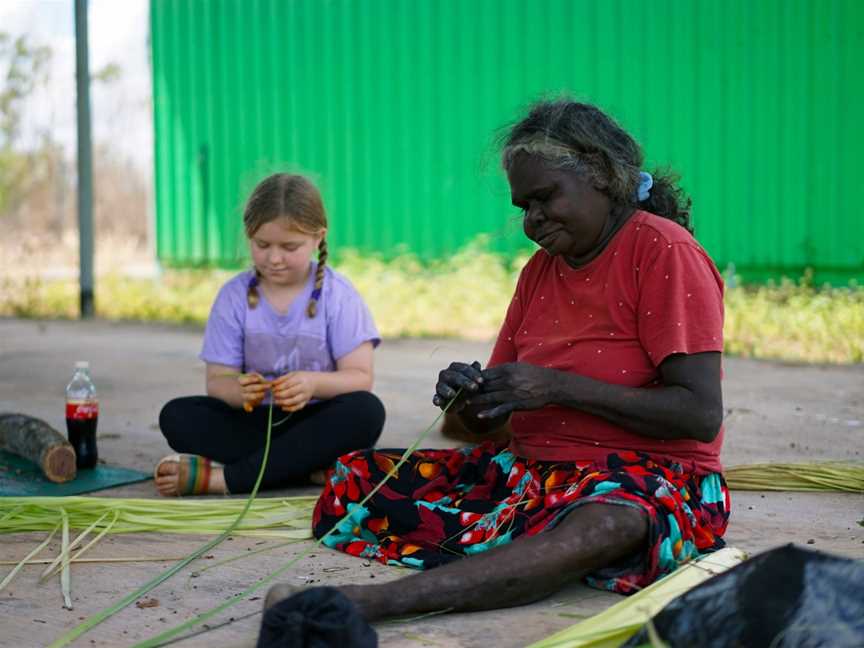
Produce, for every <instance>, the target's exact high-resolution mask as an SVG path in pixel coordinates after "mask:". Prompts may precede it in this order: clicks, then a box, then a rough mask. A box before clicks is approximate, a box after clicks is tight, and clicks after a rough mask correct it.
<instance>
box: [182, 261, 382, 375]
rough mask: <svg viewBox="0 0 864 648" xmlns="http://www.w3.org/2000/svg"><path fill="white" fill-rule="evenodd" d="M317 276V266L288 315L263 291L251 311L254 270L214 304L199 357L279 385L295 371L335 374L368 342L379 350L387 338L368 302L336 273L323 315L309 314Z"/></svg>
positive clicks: (327, 272) (329, 280)
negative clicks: (339, 365) (278, 381)
mask: <svg viewBox="0 0 864 648" xmlns="http://www.w3.org/2000/svg"><path fill="white" fill-rule="evenodd" d="M315 270H316V263H315V262H314V261H313V262H312V263H311V272H310V273H309V279H308V280H307V282H306V285H305V286H304V287H303V290H302V291H301V292H300V294H299V295H298V296H297V297H296V298H295V299H294V301H293V303H292V304H291V306H290V307H289V309H288V312H287V313H285V314H284V315H282V314H280V313H278V312H276V310H275V309H274V308H273V307H272V306H271V305H270V304H269V302H268V301H267V299H266V297H264V294H263V293H262V292H261V290H260V288H259V290H258V295H259V302H258V306H257V307H255V308H249V302H248V299H247V293H248V288H249V280H250V279H251V278H252V271H251V270H250V271H247V272H242V273H240V274H239V275H237V276H236V277H234V278H233V279H231V280H230V281H228V282H227V283H226V284H225V285H224V286H222V288H221V289H220V290H219V294H218V295H217V296H216V301H215V302H213V308H211V310H210V317H209V318H208V320H207V328H206V329H205V331H204V347H203V348H202V349H201V355H200V356H199V357H200V358H201V359H202V360H203V361H204V362H209V363H214V364H221V365H226V366H229V367H240V369H241V370H242V371H244V372H247V373H252V372H258V373H260V374H261V375H262V376H264V378H266V379H267V380H273V379H274V378H276V377H278V376H281V375H283V374H286V373H288V372H290V371H335V369H336V361H337V360H338V359H339V358H341V357H342V356H345V355H347V354H348V353H351V351H353V350H354V349H356V348H357V347H358V346H360V345H361V344H363V343H364V342H372V344H373V346H378V344H379V343H380V342H381V338H380V336H379V334H378V329H377V328H376V327H375V322H374V321H373V320H372V315H371V313H370V312H369V309H368V308H367V306H366V304H365V303H364V302H363V298H362V297H360V294H359V293H358V292H357V290H356V289H355V288H354V286H352V285H351V282H350V281H348V279H346V278H345V277H343V276H342V275H341V274H339V273H338V272H335V271H334V270H331V269H330V268H325V269H324V285H323V287H322V289H321V297H320V299H319V300H318V312H317V313H316V315H315V317H313V318H310V317H309V316H308V315H307V314H306V307H307V306H308V304H309V297H310V296H311V294H312V289H313V287H314V283H315Z"/></svg>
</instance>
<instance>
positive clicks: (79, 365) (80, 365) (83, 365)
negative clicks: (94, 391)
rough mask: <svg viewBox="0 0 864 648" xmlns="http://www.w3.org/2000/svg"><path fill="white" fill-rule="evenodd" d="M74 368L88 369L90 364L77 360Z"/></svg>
mask: <svg viewBox="0 0 864 648" xmlns="http://www.w3.org/2000/svg"><path fill="white" fill-rule="evenodd" d="M75 368H76V369H89V368H90V363H89V362H88V361H87V360H78V361H77V362H76V363H75Z"/></svg>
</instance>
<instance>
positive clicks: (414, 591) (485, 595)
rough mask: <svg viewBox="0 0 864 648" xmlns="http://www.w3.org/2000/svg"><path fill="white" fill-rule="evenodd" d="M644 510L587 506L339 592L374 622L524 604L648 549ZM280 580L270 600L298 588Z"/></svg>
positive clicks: (646, 521) (268, 597) (345, 586)
mask: <svg viewBox="0 0 864 648" xmlns="http://www.w3.org/2000/svg"><path fill="white" fill-rule="evenodd" d="M647 535H648V520H647V518H646V515H645V513H644V512H642V511H640V510H638V509H636V508H631V507H627V506H619V505H614V504H594V503H591V504H585V505H584V506H581V507H578V508H576V509H574V510H573V511H572V512H570V513H569V514H568V515H567V516H566V517H565V518H564V519H563V520H562V521H561V522H560V523H559V524H558V525H557V526H556V527H555V528H553V529H550V530H549V531H544V532H542V533H539V534H537V535H535V536H522V537H520V538H518V539H517V540H515V541H514V542H511V543H509V544H506V545H501V546H499V547H496V548H494V549H490V550H489V551H486V552H483V553H479V554H476V555H473V556H471V557H468V558H464V559H462V560H459V561H456V562H452V563H448V564H446V565H443V566H441V567H438V568H436V569H432V570H429V571H424V572H420V573H417V574H414V575H412V576H407V577H405V578H401V579H399V580H396V581H391V582H389V583H383V584H380V585H344V586H342V587H340V588H339V589H340V590H341V591H342V593H344V594H345V595H346V596H348V598H350V599H351V600H352V601H354V603H355V604H356V605H357V606H358V607H359V608H360V611H361V613H362V614H363V615H364V617H365V618H366V619H367V620H369V621H374V620H377V619H383V618H388V617H395V616H404V615H409V614H422V613H425V612H434V611H439V610H450V611H453V612H468V611H478V610H489V609H495V608H503V607H510V606H514V605H524V604H527V603H531V602H533V601H537V600H539V599H542V598H544V597H546V596H548V595H550V594H552V593H553V592H555V591H557V590H559V589H560V588H561V587H563V586H564V585H566V584H567V583H569V582H572V581H575V580H577V579H579V578H582V577H583V576H585V575H586V574H588V573H590V572H593V571H595V570H597V569H600V568H603V567H606V566H609V565H612V564H614V563H615V562H616V561H618V560H620V559H622V558H625V557H626V556H628V555H631V554H634V553H636V552H638V551H640V550H642V549H643V548H644V547H645V544H646V540H647ZM292 591H293V589H292V588H291V586H288V585H275V586H274V587H273V588H271V591H270V593H269V594H268V596H267V605H268V606H269V605H272V604H274V603H275V602H277V601H278V600H281V599H282V598H284V597H285V596H287V595H289V594H290V593H292Z"/></svg>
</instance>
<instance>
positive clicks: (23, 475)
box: [0, 450, 152, 497]
mask: <svg viewBox="0 0 864 648" xmlns="http://www.w3.org/2000/svg"><path fill="white" fill-rule="evenodd" d="M145 479H152V476H151V475H149V474H147V473H143V472H141V471H140V470H131V469H129V468H120V467H118V466H106V465H103V464H99V465H98V466H96V467H95V468H91V469H90V470H79V471H78V476H77V477H75V479H73V480H72V481H68V482H66V483H65V484H55V483H54V482H52V481H48V480H47V479H45V477H44V476H43V475H42V471H41V470H40V469H39V466H37V465H36V464H34V463H33V462H32V461H28V460H27V459H23V458H22V457H18V456H15V455H12V454H9V453H8V452H3V451H2V450H0V497H29V496H38V497H46V496H48V497H50V496H56V497H63V496H66V495H80V494H81V493H89V492H91V491H97V490H102V489H104V488H112V487H114V486H122V485H123V484H134V483H135V482H140V481H144V480H145Z"/></svg>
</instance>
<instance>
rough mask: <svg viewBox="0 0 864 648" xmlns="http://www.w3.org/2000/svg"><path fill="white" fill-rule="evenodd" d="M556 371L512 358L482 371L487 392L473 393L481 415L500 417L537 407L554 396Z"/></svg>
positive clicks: (484, 390) (475, 404)
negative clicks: (505, 362)
mask: <svg viewBox="0 0 864 648" xmlns="http://www.w3.org/2000/svg"><path fill="white" fill-rule="evenodd" d="M555 374H556V372H555V371H554V370H552V369H545V368H543V367H538V366H536V365H532V364H528V363H526V362H508V363H507V364H502V365H498V366H497V367H492V368H491V369H486V370H485V371H483V372H482V374H481V375H482V378H483V393H482V394H478V395H470V396H469V397H468V398H469V401H468V402H469V404H470V405H471V407H472V408H477V407H479V408H481V411H480V412H479V413H478V414H477V417H478V418H489V419H492V418H497V417H499V416H504V415H507V414H510V413H511V412H514V411H516V410H536V409H540V408H542V407H545V406H546V405H548V404H549V403H551V402H552V400H553V392H554V390H555V386H556V385H555V383H556V381H555Z"/></svg>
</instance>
